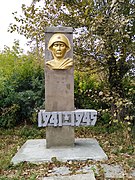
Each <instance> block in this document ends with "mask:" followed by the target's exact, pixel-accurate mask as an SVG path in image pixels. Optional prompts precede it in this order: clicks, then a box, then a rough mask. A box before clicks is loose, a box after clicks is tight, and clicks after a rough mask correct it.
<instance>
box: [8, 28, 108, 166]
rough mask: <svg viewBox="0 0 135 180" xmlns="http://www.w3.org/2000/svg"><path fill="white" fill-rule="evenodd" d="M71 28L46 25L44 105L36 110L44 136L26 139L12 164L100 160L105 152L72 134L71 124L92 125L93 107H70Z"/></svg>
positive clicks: (93, 119) (90, 140)
mask: <svg viewBox="0 0 135 180" xmlns="http://www.w3.org/2000/svg"><path fill="white" fill-rule="evenodd" d="M72 36H73V34H72V28H70V27H68V28H66V27H49V28H46V35H45V109H43V110H40V111H39V113H38V127H46V139H36V140H34V139H33V140H27V142H26V143H25V144H24V145H23V146H22V147H21V148H20V150H19V151H18V152H17V153H16V155H15V156H14V157H13V158H12V161H11V162H13V163H14V164H16V163H19V162H23V161H28V162H48V161H51V159H52V157H56V158H57V159H58V160H59V161H69V160H87V159H91V160H103V159H107V156H106V154H105V153H104V151H103V150H102V148H101V147H100V145H99V144H98V142H97V141H96V139H91V138H88V139H87V138H83V139H80V138H77V139H76V140H75V137H74V127H75V126H94V125H95V123H96V120H97V111H96V110H94V109H78V110H75V109H74V62H73V42H72V41H73V37H72Z"/></svg>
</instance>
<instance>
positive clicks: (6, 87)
mask: <svg viewBox="0 0 135 180" xmlns="http://www.w3.org/2000/svg"><path fill="white" fill-rule="evenodd" d="M15 46H16V45H15ZM16 49H18V47H16ZM18 51H19V49H18ZM18 53H19V52H18ZM34 59H35V57H34V56H32V55H30V54H29V55H23V54H22V55H21V54H20V53H19V54H17V53H16V51H15V50H14V49H12V50H10V49H9V48H5V49H4V51H3V52H2V53H1V54H0V66H1V67H0V69H1V78H0V82H1V83H0V126H3V127H11V126H14V125H15V124H18V123H22V122H23V123H28V122H32V121H33V116H35V112H36V113H37V111H38V108H40V106H41V105H42V104H43V102H44V72H43V68H42V66H40V64H39V63H38V62H37V61H35V60H34Z"/></svg>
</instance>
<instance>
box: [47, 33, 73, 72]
mask: <svg viewBox="0 0 135 180" xmlns="http://www.w3.org/2000/svg"><path fill="white" fill-rule="evenodd" d="M48 49H49V51H51V53H52V55H53V57H54V59H53V60H50V61H47V62H46V66H47V67H48V68H49V69H53V70H56V69H69V68H71V67H72V66H73V64H74V63H73V59H72V58H65V59H64V57H65V54H66V53H67V52H68V51H69V50H70V49H71V46H70V42H69V40H68V38H67V37H66V36H65V35H64V34H60V33H57V34H54V35H53V36H52V37H51V38H50V40H49V43H48Z"/></svg>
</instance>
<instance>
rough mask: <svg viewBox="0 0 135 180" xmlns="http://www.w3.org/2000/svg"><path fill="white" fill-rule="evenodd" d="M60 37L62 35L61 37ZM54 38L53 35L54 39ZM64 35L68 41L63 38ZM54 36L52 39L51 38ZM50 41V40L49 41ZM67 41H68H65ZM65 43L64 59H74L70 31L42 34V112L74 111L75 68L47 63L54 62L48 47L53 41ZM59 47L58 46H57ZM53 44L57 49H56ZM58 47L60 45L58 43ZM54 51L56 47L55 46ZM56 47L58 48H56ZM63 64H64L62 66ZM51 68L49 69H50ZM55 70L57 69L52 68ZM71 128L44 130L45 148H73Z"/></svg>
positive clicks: (57, 53) (49, 30) (51, 29)
mask: <svg viewBox="0 0 135 180" xmlns="http://www.w3.org/2000/svg"><path fill="white" fill-rule="evenodd" d="M61 34H62V36H61ZM54 35H56V36H55V37H54ZM63 35H65V36H66V37H67V39H64V38H65V37H63ZM52 36H53V38H52ZM51 38H52V39H51ZM66 40H67V41H66ZM62 41H64V42H65V43H66V44H67V46H69V49H68V52H67V53H66V54H65V57H64V59H66V58H68V59H73V34H72V28H70V27H68V28H63V27H53V28H51V27H49V28H46V32H45V110H46V111H47V112H53V111H73V110H74V67H73V66H70V68H67V69H64V68H63V69H60V68H59V67H63V66H62V65H60V66H59V67H58V66H57V67H52V66H50V64H49V65H48V63H50V61H51V62H54V60H53V55H55V54H54V53H55V49H54V52H51V46H52V45H53V44H54V43H56V42H62ZM58 45H59V44H58ZM58 45H57V44H56V45H55V46H56V47H57V46H58ZM60 45H61V44H60ZM54 48H55V47H54ZM57 48H59V47H57ZM60 53H61V52H60V49H56V56H58V57H59V56H60V55H61V54H60ZM63 64H64V63H63ZM50 67H51V68H50ZM55 68H56V69H55ZM74 141H75V140H74V127H71V126H62V127H46V147H47V148H50V147H54V146H74Z"/></svg>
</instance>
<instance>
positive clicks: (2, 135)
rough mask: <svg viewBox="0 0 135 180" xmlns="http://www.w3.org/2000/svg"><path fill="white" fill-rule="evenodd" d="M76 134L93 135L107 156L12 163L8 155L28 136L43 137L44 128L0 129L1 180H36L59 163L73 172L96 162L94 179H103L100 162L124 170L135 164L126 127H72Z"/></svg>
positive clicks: (10, 156) (11, 154)
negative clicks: (65, 160)
mask: <svg viewBox="0 0 135 180" xmlns="http://www.w3.org/2000/svg"><path fill="white" fill-rule="evenodd" d="M109 132H110V133H109ZM75 135H76V137H80V138H86V137H87V138H96V139H97V140H98V142H99V144H100V145H101V147H102V148H103V149H104V151H105V153H106V154H107V156H108V160H106V161H102V162H101V161H100V162H98V161H96V162H93V161H83V162H81V161H75V162H72V163H69V162H65V163H62V162H58V161H56V162H49V163H41V164H32V163H27V162H22V163H19V164H17V165H13V164H12V163H11V159H12V157H13V156H14V154H15V153H16V152H17V150H18V149H19V148H20V147H21V146H22V144H23V143H24V142H26V140H27V139H38V138H45V128H41V129H38V128H37V127H34V126H24V127H22V126H20V127H16V128H14V129H0V174H1V176H0V180H26V179H30V180H37V179H41V178H42V177H45V176H49V172H50V170H51V169H53V167H59V166H68V167H69V168H70V169H71V170H72V174H74V173H76V171H77V169H79V168H80V167H83V166H85V165H90V164H93V165H96V166H98V168H99V169H100V171H99V174H98V175H97V179H104V175H103V171H102V168H101V166H100V165H101V164H102V163H106V164H119V165H121V166H122V167H123V169H124V171H125V174H126V173H128V172H129V171H131V170H132V169H133V168H135V154H134V146H133V139H132V138H129V136H128V134H127V132H126V131H125V130H124V131H123V130H122V129H115V131H114V130H111V131H108V129H107V127H103V126H100V125H98V126H95V127H78V128H75Z"/></svg>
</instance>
